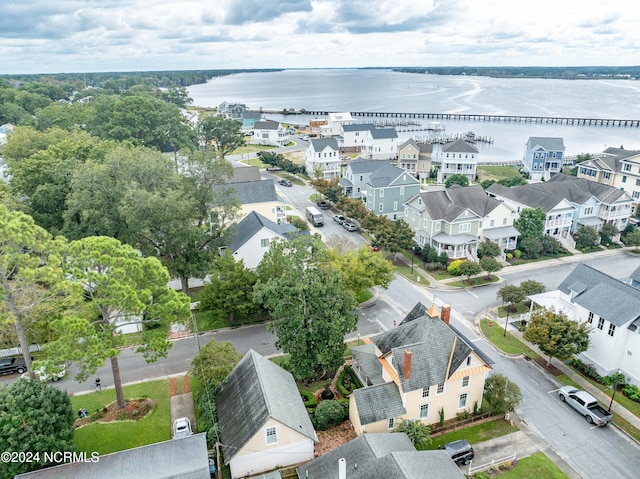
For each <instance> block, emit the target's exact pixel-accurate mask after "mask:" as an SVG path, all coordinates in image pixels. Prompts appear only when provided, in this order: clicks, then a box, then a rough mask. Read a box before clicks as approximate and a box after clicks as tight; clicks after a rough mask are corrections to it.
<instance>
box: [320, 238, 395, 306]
mask: <svg viewBox="0 0 640 479" xmlns="http://www.w3.org/2000/svg"><path fill="white" fill-rule="evenodd" d="M329 254H330V257H331V265H332V266H333V267H334V268H335V269H336V270H337V271H339V272H340V273H341V274H342V279H343V281H344V285H345V287H347V288H349V290H350V291H351V292H352V293H354V294H357V293H358V292H360V291H362V290H363V289H367V288H371V287H372V286H382V287H383V288H387V287H388V286H389V283H391V281H393V278H394V266H393V265H392V264H391V263H390V262H389V261H388V260H387V259H386V258H384V257H383V256H382V255H381V254H380V253H377V252H374V251H372V250H371V248H370V247H369V246H361V247H360V248H358V249H357V250H349V251H345V252H344V253H341V252H340V251H338V250H337V249H334V250H331V251H330V252H329Z"/></svg>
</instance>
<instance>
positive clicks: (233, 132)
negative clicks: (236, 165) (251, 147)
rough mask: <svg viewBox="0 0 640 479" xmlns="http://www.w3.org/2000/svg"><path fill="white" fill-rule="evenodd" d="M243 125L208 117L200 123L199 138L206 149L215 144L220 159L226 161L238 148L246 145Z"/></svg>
mask: <svg viewBox="0 0 640 479" xmlns="http://www.w3.org/2000/svg"><path fill="white" fill-rule="evenodd" d="M241 128H242V123H241V122H239V121H236V120H227V119H225V118H223V117H221V116H215V115H208V116H205V117H204V118H201V119H200V120H199V121H198V127H197V131H198V138H199V140H200V144H201V145H205V147H206V146H207V145H209V144H211V143H213V144H215V146H216V151H217V153H218V157H219V158H220V159H224V158H225V157H226V156H227V155H228V154H229V153H231V152H232V151H233V150H235V149H236V148H239V147H241V146H242V145H244V134H243V133H242V131H241Z"/></svg>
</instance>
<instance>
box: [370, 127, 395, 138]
mask: <svg viewBox="0 0 640 479" xmlns="http://www.w3.org/2000/svg"><path fill="white" fill-rule="evenodd" d="M369 131H370V132H371V138H373V139H374V140H382V139H385V138H398V132H397V131H396V129H395V128H374V129H373V130H369Z"/></svg>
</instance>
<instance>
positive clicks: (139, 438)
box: [71, 380, 171, 454]
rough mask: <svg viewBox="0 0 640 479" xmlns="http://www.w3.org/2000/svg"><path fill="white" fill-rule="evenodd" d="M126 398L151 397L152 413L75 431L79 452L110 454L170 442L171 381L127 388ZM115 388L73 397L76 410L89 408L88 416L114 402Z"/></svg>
mask: <svg viewBox="0 0 640 479" xmlns="http://www.w3.org/2000/svg"><path fill="white" fill-rule="evenodd" d="M124 396H125V398H141V397H149V398H151V399H153V401H154V402H155V407H154V408H153V411H152V412H151V413H149V414H148V415H147V416H145V417H144V418H142V419H140V420H139V421H118V422H113V423H98V422H96V423H93V424H89V425H87V426H83V427H81V428H79V429H77V430H76V432H75V437H74V440H73V442H74V443H75V445H76V448H77V450H78V451H85V452H92V451H96V452H98V453H100V454H108V453H111V452H115V451H122V450H124V449H131V448H133V447H138V446H144V445H146V444H153V443H156V442H160V441H166V440H168V439H171V405H170V401H169V381H167V380H163V381H150V382H146V383H140V384H133V385H131V386H125V387H124ZM115 397H116V393H115V391H114V390H113V389H108V390H105V391H97V392H95V393H89V394H84V395H81V396H72V397H71V405H72V406H73V410H74V411H77V410H78V409H80V408H84V409H87V411H89V414H90V415H91V414H92V413H94V412H96V410H98V409H102V408H103V407H105V406H107V405H108V404H110V403H112V402H113V401H115Z"/></svg>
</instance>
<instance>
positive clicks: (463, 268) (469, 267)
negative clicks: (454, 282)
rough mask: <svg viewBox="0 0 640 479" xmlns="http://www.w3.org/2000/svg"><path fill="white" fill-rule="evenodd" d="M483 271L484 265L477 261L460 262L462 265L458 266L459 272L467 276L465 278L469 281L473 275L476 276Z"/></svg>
mask: <svg viewBox="0 0 640 479" xmlns="http://www.w3.org/2000/svg"><path fill="white" fill-rule="evenodd" d="M481 272H482V267H481V266H480V265H479V264H478V263H476V262H475V261H463V262H462V263H460V266H458V273H459V274H461V275H462V276H466V277H467V279H466V280H465V281H466V282H467V283H470V282H471V276H475V275H477V274H480V273H481Z"/></svg>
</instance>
